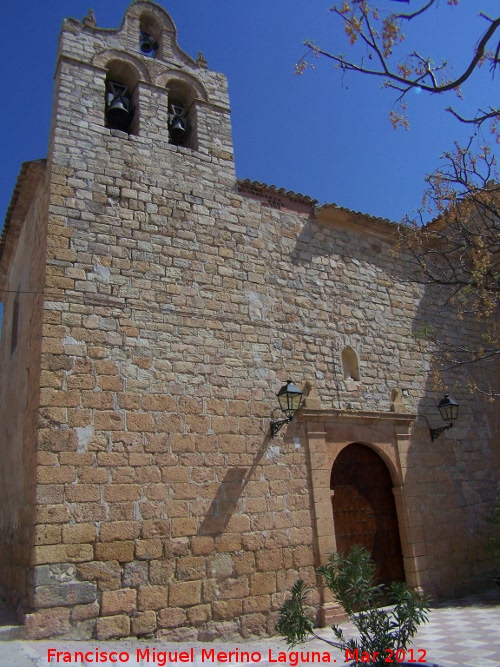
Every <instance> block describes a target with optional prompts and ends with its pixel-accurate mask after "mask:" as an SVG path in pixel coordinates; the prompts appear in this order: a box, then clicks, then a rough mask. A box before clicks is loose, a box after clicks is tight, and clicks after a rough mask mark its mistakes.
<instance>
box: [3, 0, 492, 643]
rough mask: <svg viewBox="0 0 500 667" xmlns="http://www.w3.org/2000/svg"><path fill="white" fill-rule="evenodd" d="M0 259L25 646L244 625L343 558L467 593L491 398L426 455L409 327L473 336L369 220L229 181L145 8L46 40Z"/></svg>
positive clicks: (421, 368)
mask: <svg viewBox="0 0 500 667" xmlns="http://www.w3.org/2000/svg"><path fill="white" fill-rule="evenodd" d="M0 253H1V259H0V289H1V290H2V292H1V294H2V300H3V304H4V318H3V330H2V344H1V359H0V361H1V374H2V375H1V393H0V457H1V461H2V467H1V470H2V481H1V487H0V488H1V494H2V497H1V501H0V531H1V540H0V541H1V571H0V577H1V578H0V582H1V585H2V589H3V592H4V595H5V596H6V597H7V599H8V600H9V601H10V603H11V604H13V605H14V606H16V608H17V610H18V612H19V614H20V615H21V616H24V617H25V619H26V626H27V630H28V633H29V635H30V636H32V637H50V636H68V637H69V636H73V637H96V638H97V639H105V638H110V637H124V636H128V635H136V636H140V635H149V634H153V633H157V634H158V635H159V636H164V637H169V638H185V639H187V638H205V639H208V638H210V637H214V636H229V635H231V634H234V633H238V632H239V633H242V634H243V635H245V636H248V635H250V634H259V633H266V632H268V633H271V632H273V628H274V624H275V622H276V616H277V610H278V609H279V607H280V605H281V603H282V601H283V599H284V597H285V594H286V592H287V591H288V590H289V589H290V587H291V585H292V584H293V583H294V582H295V580H296V579H297V578H298V577H299V576H301V577H303V578H306V579H307V580H309V581H311V582H314V567H315V566H317V565H318V564H319V563H321V562H323V561H324V560H325V559H326V558H327V557H328V554H330V553H331V552H332V551H334V550H335V548H345V547H346V545H349V544H350V543H353V542H361V543H364V544H367V545H368V546H370V548H371V549H372V550H373V552H374V555H375V558H376V560H377V563H378V566H379V572H380V575H381V577H382V578H383V579H385V580H389V579H392V578H397V577H399V578H401V577H403V578H405V579H406V581H407V583H408V584H409V585H410V586H412V587H415V588H419V589H423V590H425V591H426V592H427V593H429V594H432V595H434V596H449V595H455V594H459V593H462V592H465V591H466V590H469V589H470V588H471V587H478V586H481V587H484V586H485V585H487V578H486V573H487V569H488V566H489V564H488V562H487V560H485V555H484V553H483V551H482V549H481V544H480V534H479V530H480V526H481V520H482V517H483V516H484V513H485V512H486V511H487V508H488V505H489V503H490V502H491V501H492V499H493V495H494V488H495V484H496V481H497V479H498V470H499V462H500V460H499V459H500V456H499V448H498V442H499V437H498V422H497V421H495V411H494V406H493V405H492V404H490V403H488V402H487V401H486V400H483V399H482V398H481V397H480V396H479V397H478V396H472V395H469V394H467V393H466V392H462V391H460V390H457V393H456V394H454V398H455V399H457V400H458V402H459V403H460V417H459V419H458V420H457V422H456V424H455V425H454V427H453V428H452V429H450V430H448V431H447V432H446V433H444V434H443V435H441V437H440V438H439V440H436V441H435V442H431V438H430V434H429V428H428V425H427V422H426V419H428V420H429V422H430V423H431V425H432V426H439V425H441V423H442V422H441V421H440V417H439V414H438V412H437V409H436V403H437V401H438V400H439V398H441V397H442V394H443V390H442V388H439V389H438V388H436V387H435V386H434V385H433V373H432V371H433V369H432V362H431V352H432V350H430V349H428V346H427V345H426V344H425V342H424V341H422V340H421V338H419V336H418V335H417V334H418V331H419V330H420V329H421V328H422V327H423V326H424V325H425V324H426V323H427V322H428V321H429V320H430V321H432V323H433V326H435V327H437V328H438V329H439V330H440V331H442V332H443V335H446V336H448V337H449V339H450V340H454V339H457V337H458V339H464V340H467V337H469V336H474V335H477V334H478V331H477V330H476V329H474V327H473V325H470V324H466V323H457V322H456V321H455V320H454V319H453V318H454V311H453V310H451V309H447V308H446V307H441V306H440V305H436V301H435V298H434V296H433V294H431V293H430V291H429V290H427V291H424V289H423V288H422V287H421V286H419V285H417V284H414V283H412V282H411V276H412V273H411V266H410V264H409V262H408V261H407V258H405V256H404V253H403V251H402V250H401V248H399V247H398V244H397V226H396V225H394V224H392V223H389V222H388V221H385V220H380V219H375V218H372V217H370V216H368V215H363V214H360V213H356V212H353V211H350V210H346V209H342V208H339V207H337V206H335V205H324V206H317V205H316V202H315V201H313V200H311V199H310V198H309V197H307V196H303V195H300V194H295V193H292V192H285V191H284V190H280V189H277V188H276V187H274V186H268V185H264V184H261V183H258V182H251V181H238V180H236V177H235V170H234V161H233V147H232V139H231V124H230V108H229V100H228V94H227V87H226V80H225V78H224V76H223V75H222V74H218V73H215V72H212V71H210V70H209V69H208V68H207V64H206V62H205V60H204V58H203V56H202V55H201V54H200V55H199V56H198V58H197V59H193V58H191V57H190V56H188V55H186V54H185V53H184V52H183V51H182V50H181V49H180V48H179V46H178V44H177V36H176V30H175V26H174V23H173V22H172V19H171V18H170V17H169V15H168V14H167V13H166V12H165V11H164V9H162V8H161V7H160V6H158V5H156V4H153V3H151V2H146V1H142V0H136V1H135V2H133V3H132V4H131V5H130V7H129V9H128V10H127V12H126V14H125V17H124V20H123V23H122V26H121V27H120V28H119V29H113V30H110V29H102V28H100V27H96V24H95V20H94V18H93V16H92V15H91V16H89V17H87V18H86V19H84V20H83V21H82V22H81V23H80V22H79V21H76V20H74V19H68V20H66V21H65V22H64V25H63V28H62V31H61V36H60V44H59V53H58V62H57V73H56V82H55V103H54V113H53V123H52V130H51V138H50V147H49V152H48V156H47V159H46V160H43V161H36V162H30V163H26V164H25V165H23V167H22V170H21V173H20V176H19V179H18V183H17V186H16V189H15V191H14V194H13V198H12V203H11V206H10V208H9V211H8V214H7V219H6V223H5V227H4V231H3V235H2V239H1V245H0ZM458 373H459V371H450V372H449V374H448V375H447V376H446V377H445V381H446V382H447V384H448V386H449V387H450V388H452V387H453V383H454V382H455V380H457V379H459V375H458ZM288 378H291V379H292V380H293V381H294V382H295V383H296V384H297V385H298V386H299V387H300V388H301V389H302V390H303V391H304V396H305V400H304V403H303V406H302V408H301V409H300V410H299V412H298V413H297V415H296V417H295V419H294V421H293V422H292V423H290V424H288V425H286V426H285V427H283V429H282V430H281V431H280V433H279V435H278V436H277V437H276V438H274V439H273V438H271V437H270V433H269V420H270V417H271V415H272V414H273V413H275V411H276V408H277V400H276V392H277V391H278V390H279V389H280V387H281V386H282V384H283V383H284V382H285V381H286V380H287V379H288ZM451 393H453V391H451ZM274 416H277V415H276V413H275V414H274ZM332 503H333V504H332ZM318 603H319V611H320V617H321V618H323V619H325V618H326V619H328V618H330V617H331V615H332V613H333V612H334V611H335V610H334V609H332V605H331V602H330V601H329V599H328V598H326V597H324V593H323V592H321V591H320V593H319V598H318Z"/></svg>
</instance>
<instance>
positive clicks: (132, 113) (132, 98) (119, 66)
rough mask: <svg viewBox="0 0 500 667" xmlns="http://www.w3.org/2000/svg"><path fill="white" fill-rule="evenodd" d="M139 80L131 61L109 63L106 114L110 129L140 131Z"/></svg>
mask: <svg viewBox="0 0 500 667" xmlns="http://www.w3.org/2000/svg"><path fill="white" fill-rule="evenodd" d="M137 81H138V75H137V72H136V71H135V69H134V68H133V67H132V66H131V65H130V64H129V63H124V62H122V61H119V60H114V61H112V62H110V63H109V64H108V66H107V75H106V97H105V111H104V116H105V124H106V127H108V128H109V129H112V130H121V131H122V132H127V133H128V134H138V133H139V132H138V129H139V127H138V125H139V124H138V114H137V100H136V89H137Z"/></svg>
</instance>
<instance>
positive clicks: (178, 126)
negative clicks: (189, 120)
mask: <svg viewBox="0 0 500 667" xmlns="http://www.w3.org/2000/svg"><path fill="white" fill-rule="evenodd" d="M185 135H186V121H185V120H184V119H183V118H181V117H180V116H175V117H174V119H173V120H172V123H171V125H170V137H171V138H172V141H173V142H174V143H178V142H180V141H182V139H183V138H184V137H185Z"/></svg>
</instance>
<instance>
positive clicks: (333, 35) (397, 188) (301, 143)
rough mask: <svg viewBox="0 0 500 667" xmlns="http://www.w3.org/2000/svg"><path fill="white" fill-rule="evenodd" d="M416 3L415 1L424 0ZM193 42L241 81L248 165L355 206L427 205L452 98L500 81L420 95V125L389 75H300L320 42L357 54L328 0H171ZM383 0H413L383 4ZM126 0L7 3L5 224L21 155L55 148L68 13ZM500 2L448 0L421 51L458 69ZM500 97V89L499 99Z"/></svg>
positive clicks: (403, 209) (468, 102)
mask: <svg viewBox="0 0 500 667" xmlns="http://www.w3.org/2000/svg"><path fill="white" fill-rule="evenodd" d="M415 2H416V0H412V4H415ZM160 4H162V5H163V6H164V7H165V9H166V10H167V11H168V12H169V14H170V15H171V16H172V18H173V20H174V22H175V24H176V25H177V29H178V39H179V44H180V46H181V48H183V49H184V50H185V51H186V52H187V53H189V54H190V55H192V56H194V57H196V55H197V53H198V51H200V50H201V51H203V54H204V56H205V58H206V59H207V60H208V65H209V67H210V68H211V69H214V70H216V71H221V72H223V73H224V74H225V75H226V76H227V77H228V80H229V91H230V100H231V106H232V122H233V138H234V146H235V156H236V170H237V176H238V177H239V178H250V179H252V180H259V181H262V182H266V183H268V184H274V185H276V186H277V187H284V188H286V189H290V190H294V191H296V192H302V193H303V194H308V195H310V196H311V197H314V198H316V199H318V200H319V202H320V203H323V202H326V201H327V202H335V203H337V204H339V205H341V206H346V207H349V208H352V209H355V210H359V211H363V212H366V213H370V214H372V215H378V216H382V217H387V218H390V219H392V220H399V219H400V218H401V217H402V216H403V215H404V214H405V213H407V212H410V211H411V210H412V209H415V208H417V207H418V206H419V205H420V202H421V197H422V191H423V177H424V175H425V174H426V173H428V172H429V171H431V170H432V169H433V168H434V167H435V166H437V164H438V158H439V156H440V154H442V152H443V151H444V150H446V149H447V148H449V147H450V145H451V143H452V141H453V139H455V138H459V137H460V136H462V137H464V136H465V131H466V128H464V127H463V126H461V125H460V124H459V123H458V122H457V121H455V120H453V119H452V118H451V117H450V116H449V115H448V114H446V113H445V112H444V111H443V108H444V107H445V106H447V105H448V104H450V102H453V103H455V102H456V103H457V108H458V109H459V110H463V112H464V113H468V111H469V110H472V111H473V110H474V109H475V108H476V107H477V105H478V104H482V105H483V106H486V105H487V104H488V101H490V102H492V100H493V93H494V91H496V92H497V94H498V78H497V80H496V82H492V80H491V77H490V76H489V74H488V72H487V71H484V72H482V73H481V74H480V76H479V77H474V81H472V82H470V83H468V84H467V85H466V86H464V90H463V92H464V95H465V100H464V102H460V101H459V100H456V98H455V97H453V98H452V99H451V98H450V97H448V96H442V97H440V98H433V99H430V98H429V97H428V96H427V95H426V94H424V93H422V94H420V95H416V94H414V93H412V94H411V96H410V98H409V102H410V104H409V115H410V122H411V130H410V131H409V132H405V131H404V130H398V131H394V130H393V128H392V126H391V125H390V123H389V120H388V113H389V110H390V108H391V104H392V102H393V100H394V94H393V93H391V92H390V91H387V90H381V89H380V81H378V80H377V81H375V80H371V79H368V78H366V77H361V76H354V75H350V76H347V77H344V79H342V78H341V77H340V75H339V73H338V71H336V70H334V69H333V66H332V64H331V63H329V62H327V61H323V62H321V61H320V62H318V63H317V66H316V68H315V69H314V71H306V72H305V73H304V74H303V75H302V76H296V75H294V65H295V63H296V61H297V60H298V59H299V58H300V57H301V55H302V54H303V52H304V47H303V46H302V42H303V41H304V40H305V39H308V38H309V39H313V40H315V41H316V42H317V43H318V44H320V45H321V46H323V47H325V48H329V49H331V50H333V51H343V52H344V53H348V52H349V47H348V46H347V45H346V44H345V41H344V40H343V34H342V32H341V30H340V29H339V24H338V22H337V21H336V20H335V18H334V16H333V15H332V14H329V13H328V7H329V6H330V5H331V4H332V1H331V0H330V1H328V0H327V1H324V0H271V1H270V0H252V2H243V1H242V0H210V1H209V2H207V0H164V1H162V2H161V3H160ZM378 4H379V6H380V7H381V8H383V7H390V8H395V7H396V8H400V7H406V5H405V4H399V3H396V2H390V0H380V1H379V3H378ZM127 5H128V2H127V0H44V2H40V1H39V0H36V1H35V0H26V1H25V2H16V3H13V2H9V3H4V6H3V7H2V19H3V21H2V23H3V26H4V29H3V31H2V40H1V43H0V49H1V51H2V53H1V58H0V63H1V68H2V72H1V77H2V90H3V100H2V104H1V106H0V115H1V127H2V148H3V159H2V160H1V162H0V170H1V178H0V217H1V219H2V221H3V219H4V217H5V211H6V209H7V206H8V203H9V200H10V197H11V193H12V189H13V187H14V184H15V180H16V177H17V174H18V172H19V169H20V165H21V163H22V162H23V161H25V160H31V159H37V158H40V157H45V156H46V152H47V142H48V135H49V123H50V115H51V106H52V95H53V75H54V68H55V57H56V47H57V36H58V32H59V29H60V26H61V22H62V20H63V18H64V17H67V16H73V17H75V18H78V19H81V18H82V17H83V16H85V15H86V14H87V11H88V9H89V6H92V8H93V9H94V10H95V14H96V19H97V23H98V26H100V27H104V28H114V27H117V26H119V25H120V23H121V20H122V17H123V13H124V11H125V9H126V7H127ZM498 5H499V1H498V0H461V2H460V4H459V6H458V7H457V8H454V9H450V8H449V7H448V5H447V3H446V2H445V0H441V2H440V3H439V7H438V9H437V10H434V9H433V10H432V11H431V12H430V13H429V14H428V15H427V16H426V18H425V20H424V21H422V23H421V27H420V28H419V30H418V31H417V32H416V37H415V40H414V41H413V42H410V43H409V44H408V46H407V47H406V49H407V50H409V49H410V48H414V47H415V46H417V44H418V45H419V46H420V49H421V51H422V52H425V53H427V52H429V53H432V54H433V55H435V56H436V57H442V56H445V57H447V58H448V59H449V60H450V62H454V63H455V71H456V72H458V71H461V65H463V64H464V63H465V62H468V61H469V60H470V57H471V54H472V51H473V47H474V44H475V42H476V39H477V37H478V35H479V34H480V32H481V30H484V29H485V28H486V22H485V21H484V19H479V18H478V17H477V14H478V12H479V10H484V11H485V12H487V13H489V14H490V15H492V16H493V15H495V12H496V13H497V12H498ZM497 96H498V95H497Z"/></svg>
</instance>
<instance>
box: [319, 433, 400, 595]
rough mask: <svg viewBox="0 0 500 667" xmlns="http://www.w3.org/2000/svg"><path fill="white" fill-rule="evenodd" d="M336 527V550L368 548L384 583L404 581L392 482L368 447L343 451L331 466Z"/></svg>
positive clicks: (346, 448)
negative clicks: (358, 547)
mask: <svg viewBox="0 0 500 667" xmlns="http://www.w3.org/2000/svg"><path fill="white" fill-rule="evenodd" d="M330 489H331V490H332V509H333V523H334V527H335V540H336V543H337V550H338V551H340V552H341V553H347V552H348V551H349V550H350V549H351V548H352V547H353V546H354V545H355V544H361V545H362V546H364V547H367V548H368V549H369V550H370V551H371V553H372V556H373V560H374V561H375V565H376V568H377V578H378V579H379V581H380V582H382V583H385V584H387V583H390V582H391V581H404V580H405V575H404V567H403V556H402V552H401V541H400V538H399V526H398V519H397V514H396V504H395V502H394V494H393V492H392V480H391V475H390V473H389V470H388V469H387V466H386V465H385V463H384V462H383V460H382V459H381V458H380V456H379V455H378V454H377V453H376V452H374V451H373V449H371V448H370V447H367V446H366V445H361V444H359V443H354V444H351V445H348V446H347V447H344V449H342V451H341V452H340V453H339V455H338V456H337V458H336V459H335V461H334V464H333V466H332V473H331V478H330Z"/></svg>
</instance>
